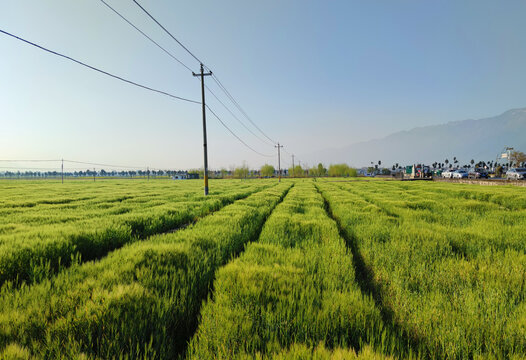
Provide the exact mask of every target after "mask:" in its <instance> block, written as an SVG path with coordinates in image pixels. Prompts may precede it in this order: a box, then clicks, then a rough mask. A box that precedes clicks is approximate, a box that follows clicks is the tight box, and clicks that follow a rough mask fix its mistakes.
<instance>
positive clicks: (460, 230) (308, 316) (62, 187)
mask: <svg viewBox="0 0 526 360" xmlns="http://www.w3.org/2000/svg"><path fill="white" fill-rule="evenodd" d="M210 191H211V192H210V196H207V197H205V196H204V195H203V184H202V181H198V180H186V181H171V180H152V181H146V180H102V181H99V182H96V183H94V182H88V181H84V180H73V181H67V182H66V183H64V184H60V183H58V182H56V181H45V180H42V181H24V180H20V181H2V182H0V286H1V290H0V359H320V360H321V359H523V358H525V357H526V301H525V294H526V289H525V281H526V255H525V252H526V188H522V187H513V186H479V185H467V184H448V183H435V182H401V181H386V180H369V181H366V180H349V179H330V178H320V179H317V180H313V179H297V180H295V179H283V180H282V181H281V182H280V183H278V182H277V180H276V179H254V180H212V181H211V183H210Z"/></svg>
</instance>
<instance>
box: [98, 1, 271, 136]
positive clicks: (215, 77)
mask: <svg viewBox="0 0 526 360" xmlns="http://www.w3.org/2000/svg"><path fill="white" fill-rule="evenodd" d="M101 1H102V0H101ZM133 2H134V3H135V4H136V5H137V6H138V7H139V8H140V9H141V10H142V11H144V13H146V15H148V16H149V17H150V19H152V20H153V21H154V22H155V23H156V24H157V25H159V27H161V29H163V30H164V31H165V32H166V33H167V34H168V35H169V36H170V37H171V38H172V39H174V40H175V41H176V42H177V43H178V44H179V45H180V46H181V47H182V48H183V49H185V50H186V52H188V54H190V55H191V56H192V57H193V58H194V59H195V60H197V61H198V62H199V63H200V64H203V62H202V61H201V60H200V59H199V58H198V57H197V56H195V55H194V54H193V53H192V52H191V51H190V50H188V48H187V47H186V46H184V45H183V44H182V43H181V42H180V41H179V40H178V39H177V38H176V37H175V36H173V35H172V34H171V33H170V32H169V31H168V30H167V29H166V28H165V27H164V26H163V25H162V24H161V23H160V22H159V21H157V19H155V18H154V17H153V16H152V15H151V14H150V13H149V12H148V11H147V10H146V9H145V8H144V7H142V6H141V4H139V3H138V2H137V0H133ZM205 68H206V69H207V70H208V71H209V72H212V70H211V69H210V68H209V67H208V66H206V65H205ZM212 78H213V79H214V81H215V82H216V83H217V84H218V86H219V87H220V88H221V90H223V92H224V93H225V94H226V95H227V96H228V97H229V99H230V100H231V101H232V103H233V104H234V105H235V106H236V107H237V108H238V110H239V111H240V112H241V113H242V114H243V115H244V116H245V117H246V118H247V119H248V121H250V123H251V124H252V125H253V126H254V127H255V128H256V129H258V131H259V132H260V133H262V134H263V135H264V136H265V137H266V138H267V139H269V140H270V141H271V143H272V145H274V144H275V143H276V142H275V141H274V140H272V139H271V138H270V137H269V136H268V135H267V134H265V133H264V132H263V130H261V129H260V128H259V127H258V126H257V125H256V124H255V123H254V122H253V121H252V119H251V118H250V117H249V116H248V115H247V113H246V112H245V111H244V110H243V108H242V107H241V106H240V105H239V103H238V102H237V101H236V100H235V99H234V97H233V96H232V95H231V94H230V92H229V91H228V90H227V89H226V87H225V86H224V85H223V84H222V83H221V81H220V80H219V78H217V76H215V75H214V74H212ZM214 96H215V95H214ZM223 106H224V105H223ZM229 111H230V110H229Z"/></svg>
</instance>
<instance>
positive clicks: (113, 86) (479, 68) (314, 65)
mask: <svg viewBox="0 0 526 360" xmlns="http://www.w3.org/2000/svg"><path fill="white" fill-rule="evenodd" d="M106 1H107V2H108V4H110V5H111V6H112V7H114V8H115V9H116V10H118V11H119V12H120V13H121V14H122V15H124V16H125V17H127V18H128V19H129V20H130V21H131V22H133V23H134V24H135V25H136V26H138V27H139V28H140V29H141V30H142V31H144V32H145V33H147V34H148V35H149V36H150V37H152V38H153V39H155V41H157V42H158V43H159V44H161V45H162V46H163V47H165V48H166V49H167V50H168V51H169V52H170V53H171V54H172V55H174V56H175V57H176V58H178V59H179V60H180V61H182V62H183V63H184V64H186V65H187V66H188V67H190V68H191V69H193V70H194V71H196V72H198V71H199V62H198V61H197V60H195V59H194V58H193V57H192V56H190V55H189V54H188V53H186V52H185V50H184V49H183V48H182V47H180V46H179V45H178V44H177V43H176V42H175V41H174V40H173V39H171V38H170V37H169V36H168V35H167V34H166V33H164V32H163V31H162V29H160V28H159V27H158V26H157V25H156V24H155V23H154V22H153V21H151V19H149V18H148V17H147V16H146V14H144V13H143V12H142V11H141V10H140V9H139V7H138V6H136V5H135V4H134V2H133V1H132V0H106ZM138 1H139V2H140V4H141V5H143V6H144V7H145V8H146V9H147V10H148V11H149V12H150V13H151V14H152V15H153V16H154V17H155V18H156V19H157V20H158V21H159V22H160V23H161V24H163V25H164V26H165V27H166V28H167V29H168V30H169V31H170V32H171V33H172V34H173V35H174V36H175V37H176V38H177V39H178V40H179V41H181V42H182V43H183V44H184V45H185V46H186V47H187V48H188V49H189V50H190V51H191V52H192V53H194V54H195V55H196V56H197V58H199V59H200V60H201V61H203V62H204V64H205V65H206V66H207V67H209V68H210V69H211V70H212V71H213V73H214V74H215V75H216V76H217V78H218V79H219V80H220V81H221V83H222V84H223V85H224V86H225V87H226V88H227V89H228V91H229V92H230V94H231V95H232V96H233V97H234V98H235V100H236V101H237V103H239V104H240V105H241V107H242V108H243V110H244V111H245V113H246V114H248V117H249V118H250V119H251V120H252V121H253V122H254V123H255V124H256V125H257V126H258V127H259V128H260V129H261V130H262V131H263V132H264V134H265V135H266V136H268V137H269V138H270V139H272V140H273V141H275V142H277V141H279V142H280V143H281V144H283V146H284V148H283V152H282V166H289V165H290V162H291V156H290V155H291V154H295V155H296V159H299V160H301V157H302V155H305V154H312V153H316V152H317V151H322V150H324V149H326V148H335V147H344V146H346V145H349V144H351V143H355V142H359V141H365V140H369V139H374V138H380V137H383V136H386V135H389V134H391V133H393V132H396V131H400V130H409V129H412V128H414V127H419V126H426V125H434V124H441V123H446V122H449V121H456V120H464V119H478V118H484V117H490V116H494V115H498V114H500V113H502V112H504V111H506V110H509V109H513V108H519V107H524V106H526V100H525V98H524V95H525V94H526V71H524V64H526V42H525V41H524V35H525V34H526V21H524V14H525V13H526V2H524V1H522V0H520V1H519V0H509V1H508V0H507V1H498V2H497V1H485V0H476V1H475V0H473V1H469V0H467V1H453V0H451V1H434V2H431V1H416V0H414V1H410V0H399V1H392V0H385V1H381V0H376V1H365V0H364V1H350V0H341V1H336V0H335V1H321V0H320V1H309V0H290V1H283V0H280V1H278V0H266V1H257V2H256V1H242V0H223V1H213V0H206V1H201V0H195V1H167V0H162V1H161V0H158V1H146V0H138ZM0 29H1V30H4V31H7V32H10V33H13V34H15V35H17V36H20V37H22V38H25V39H27V40H29V41H32V42H35V43H37V44H39V45H42V46H45V47H47V48H49V49H51V50H54V51H57V52H60V53H63V54H65V55H68V56H70V57H73V58H75V59H78V60H80V61H83V62H86V63H88V64H90V65H92V66H95V67H98V68H100V69H102V70H105V71H108V72H111V73H113V74H115V75H118V76H121V77H124V78H126V79H129V80H132V81H135V82H138V83H141V84H144V85H146V86H149V87H152V88H155V89H159V90H162V91H166V92H169V93H171V94H173V95H176V96H181V97H184V98H188V99H192V100H196V101H201V87H200V82H199V80H198V79H196V78H194V77H193V76H192V74H191V72H190V71H189V70H188V69H186V68H185V67H183V66H182V65H180V64H179V63H177V62H176V61H174V59H173V58H171V57H170V56H168V55H167V54H165V53H164V52H163V51H162V50H160V49H159V48H158V47H156V46H155V45H154V44H152V43H150V42H149V41H148V40H147V39H146V38H144V37H143V36H142V35H141V34H140V33H138V32H137V31H136V30H135V29H133V28H132V27H131V26H130V25H129V24H127V23H126V22H124V21H123V20H122V19H121V18H119V17H118V16H117V15H116V14H115V13H113V12H112V11H111V10H110V9H108V8H107V7H106V6H105V5H104V4H103V3H102V2H101V1H100V0H75V1H68V0H47V1H41V0H6V1H2V2H1V3H0ZM205 83H206V85H207V86H208V87H209V88H210V90H211V91H212V92H213V93H214V94H215V95H216V96H218V98H219V99H220V100H221V101H222V102H223V103H224V104H225V105H227V107H228V108H229V109H230V111H232V112H234V114H235V115H236V116H237V118H238V119H239V120H241V121H242V122H243V123H244V124H245V126H246V127H248V128H250V129H251V131H252V133H251V132H249V131H248V130H247V129H246V128H245V127H244V126H243V125H241V124H240V122H239V120H236V119H235V118H234V117H233V116H232V115H231V114H230V113H229V111H227V110H226V109H225V108H224V107H223V105H221V103H219V102H218V101H217V100H216V99H215V98H214V96H213V95H212V94H211V93H209V92H207V93H206V103H207V104H208V105H209V106H210V108H211V109H212V110H213V111H214V112H215V113H216V114H217V115H218V116H219V117H220V118H221V120H222V121H223V122H224V123H225V124H226V125H227V126H228V127H229V128H230V129H231V130H232V131H233V132H234V133H235V134H236V135H237V136H238V137H239V138H240V139H242V140H243V141H244V142H245V143H246V144H247V145H249V146H250V147H251V148H252V149H254V150H256V152H257V153H256V152H254V151H252V150H251V149H249V148H247V147H246V146H245V145H244V144H242V143H241V142H240V141H239V140H238V139H236V138H235V137H233V136H232V135H231V134H230V133H229V131H228V130H227V129H225V128H224V127H223V126H222V125H221V123H220V122H219V121H218V120H217V119H215V118H214V116H213V115H212V114H211V113H210V112H207V135H208V151H209V153H208V157H209V168H210V169H220V168H227V169H230V168H233V167H234V166H239V165H241V164H242V163H243V162H246V163H247V164H248V165H249V166H250V167H251V168H258V167H260V166H261V165H262V164H264V163H269V164H272V165H274V166H277V155H276V153H277V150H276V148H275V147H274V146H273V144H272V143H269V141H267V140H268V139H267V138H266V137H265V136H264V135H263V134H261V133H260V132H259V131H258V130H257V129H256V128H255V127H253V126H252V124H251V123H250V122H249V121H248V120H247V119H246V118H245V117H244V116H243V115H242V114H240V113H239V112H238V111H237V109H236V108H235V106H234V105H233V104H232V103H231V102H229V99H228V98H227V96H226V95H225V94H224V93H223V92H222V91H221V89H220V88H219V87H218V86H217V84H216V83H215V82H214V81H213V79H211V78H206V79H205ZM253 133H255V134H257V135H258V137H256V136H254V135H253ZM262 139H263V140H262ZM263 155H266V156H263ZM305 156H306V155H305ZM62 158H64V159H71V160H77V161H85V162H95V163H104V164H118V165H125V166H137V167H142V166H144V167H146V166H149V167H150V168H163V169H164V168H170V169H191V168H200V167H202V166H203V129H202V112H201V105H200V104H193V103H188V102H184V101H180V100H175V99H172V98H170V97H167V96H164V95H161V94H157V93H153V92H150V91H147V90H144V89H141V88H138V87H135V86H132V85H129V84H126V83H123V82H120V81H118V80H115V79H113V78H110V77H107V76H105V75H102V74H99V73H96V72H94V71H92V70H90V69H87V68H85V67H82V66H79V65H78V64H75V63H72V62H70V61H68V60H65V59H62V58H59V57H57V56H54V55H52V54H48V53H45V52H43V51H42V50H39V49H37V48H34V47H32V46H29V45H27V44H25V43H22V42H20V41H18V40H16V39H13V38H11V37H8V36H6V35H4V34H0V159H62ZM328 161H330V160H328ZM3 164H6V163H3ZM3 164H0V166H3ZM24 164H25V163H18V165H17V166H29V165H27V164H26V165H24ZM57 164H58V163H52V164H49V165H45V166H58V165H57ZM310 165H314V164H310ZM6 166H10V165H6ZM31 166H36V165H34V164H32V165H31ZM39 166H43V165H39ZM68 166H70V167H72V166H73V164H71V165H68ZM75 166H82V165H75ZM1 170H2V169H0V171H1Z"/></svg>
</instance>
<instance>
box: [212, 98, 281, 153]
mask: <svg viewBox="0 0 526 360" xmlns="http://www.w3.org/2000/svg"><path fill="white" fill-rule="evenodd" d="M206 107H207V109H208V110H209V111H210V112H211V113H212V115H214V116H215V118H216V119H217V120H219V122H220V123H221V124H222V125H223V126H224V127H225V128H226V129H227V130H228V131H229V132H230V133H231V134H232V135H233V136H234V137H235V138H236V139H238V140H239V141H240V142H241V143H242V144H243V145H245V146H246V147H247V148H249V149H250V150H252V151H253V152H255V153H256V154H258V155H261V156H265V157H274V155H266V154H262V153H260V152H259V151H257V150H254V149H253V148H252V147H250V146H249V145H248V144H247V143H246V142H244V141H243V140H241V138H240V137H239V136H237V135H236V134H235V133H234V132H233V131H232V130H230V128H229V127H228V126H227V125H226V124H225V123H224V122H223V120H221V118H220V117H219V116H217V114H216V113H215V112H214V111H213V110H212V109H210V106H208V105H206Z"/></svg>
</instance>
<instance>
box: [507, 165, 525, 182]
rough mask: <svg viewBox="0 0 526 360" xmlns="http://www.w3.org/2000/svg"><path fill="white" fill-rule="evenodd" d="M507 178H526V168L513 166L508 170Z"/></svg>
mask: <svg viewBox="0 0 526 360" xmlns="http://www.w3.org/2000/svg"><path fill="white" fill-rule="evenodd" d="M506 179H508V180H524V179H526V168H512V169H509V170H508V171H506Z"/></svg>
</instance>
